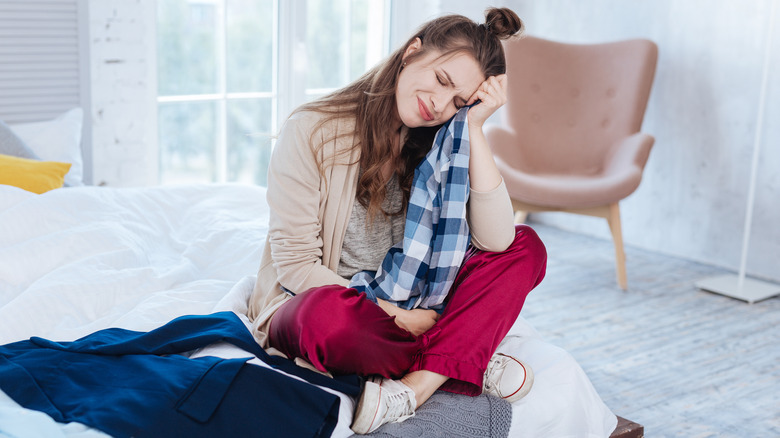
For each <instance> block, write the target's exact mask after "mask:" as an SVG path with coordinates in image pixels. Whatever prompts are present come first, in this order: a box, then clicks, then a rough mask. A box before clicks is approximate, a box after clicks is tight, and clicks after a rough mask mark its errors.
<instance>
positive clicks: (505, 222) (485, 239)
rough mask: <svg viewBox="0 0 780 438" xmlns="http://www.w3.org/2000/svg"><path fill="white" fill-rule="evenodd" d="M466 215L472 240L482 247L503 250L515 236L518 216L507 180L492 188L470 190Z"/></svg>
mask: <svg viewBox="0 0 780 438" xmlns="http://www.w3.org/2000/svg"><path fill="white" fill-rule="evenodd" d="M467 208H468V211H467V213H468V214H467V215H466V218H467V220H468V223H469V228H470V230H471V243H472V244H473V245H474V246H476V247H477V248H479V249H481V250H483V251H490V252H500V251H504V250H506V249H507V248H509V245H511V244H512V242H513V241H514V239H515V226H514V223H515V218H514V211H513V209H512V201H511V200H510V199H509V193H508V192H507V190H506V185H505V184H504V180H503V179H501V183H500V184H499V185H498V187H496V188H495V189H493V190H490V191H488V192H478V191H476V190H473V189H472V190H471V191H470V194H469V203H468V207H467Z"/></svg>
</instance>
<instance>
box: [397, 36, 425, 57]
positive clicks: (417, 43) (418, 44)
mask: <svg viewBox="0 0 780 438" xmlns="http://www.w3.org/2000/svg"><path fill="white" fill-rule="evenodd" d="M420 49H422V40H421V39H420V37H417V38H415V39H414V41H412V43H411V44H409V46H408V47H407V48H406V50H404V56H403V58H402V59H406V57H407V56H409V55H411V54H413V53H415V52H417V51H419V50H420Z"/></svg>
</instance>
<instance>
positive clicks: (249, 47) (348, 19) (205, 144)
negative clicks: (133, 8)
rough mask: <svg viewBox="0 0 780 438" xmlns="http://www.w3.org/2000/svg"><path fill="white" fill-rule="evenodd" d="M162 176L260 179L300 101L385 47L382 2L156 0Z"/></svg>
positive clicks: (355, 72)
mask: <svg viewBox="0 0 780 438" xmlns="http://www.w3.org/2000/svg"><path fill="white" fill-rule="evenodd" d="M157 13H158V17H157V26H158V29H157V35H158V43H157V45H158V48H157V53H158V55H157V57H158V61H157V65H158V99H157V100H158V126H159V142H158V144H159V153H160V181H161V182H162V183H180V182H225V181H230V182H244V183H251V184H259V185H265V184H266V173H267V168H268V160H269V158H270V154H271V147H272V143H273V140H272V138H273V136H274V135H275V134H276V131H277V130H278V128H279V126H280V124H281V122H282V121H283V120H284V118H285V117H286V116H287V115H288V114H289V113H290V112H291V111H292V110H293V109H295V108H296V107H297V106H298V105H300V104H301V103H304V102H305V101H307V100H311V99H314V98H316V97H319V96H322V95H324V94H326V93H328V92H330V91H332V90H335V89H337V88H339V87H341V86H344V85H346V84H347V83H349V82H350V81H352V80H354V79H355V78H357V77H358V76H360V75H361V74H362V73H364V72H365V71H366V70H368V69H369V68H370V67H372V66H373V65H375V64H376V63H378V62H379V61H380V60H381V59H382V58H383V57H384V56H385V55H386V54H387V36H386V34H387V31H386V29H387V28H388V26H387V17H388V15H389V14H388V8H387V4H386V2H385V1H381V0H380V1H377V0H335V1H325V0H308V1H307V0H160V1H159V2H158V11H157Z"/></svg>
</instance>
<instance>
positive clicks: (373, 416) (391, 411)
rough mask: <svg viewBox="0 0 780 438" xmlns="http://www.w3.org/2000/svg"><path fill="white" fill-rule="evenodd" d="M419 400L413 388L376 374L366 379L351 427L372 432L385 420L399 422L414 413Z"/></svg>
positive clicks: (356, 430)
mask: <svg viewBox="0 0 780 438" xmlns="http://www.w3.org/2000/svg"><path fill="white" fill-rule="evenodd" d="M416 407H417V400H416V399H415V396H414V391H412V388H409V387H408V386H406V385H404V384H403V383H401V382H400V381H398V380H390V379H383V378H381V377H373V378H371V379H369V380H367V381H366V384H365V386H364V387H363V393H362V394H361V395H360V401H359V402H358V405H357V409H356V410H355V418H354V419H353V421H352V431H353V432H355V433H359V434H365V433H370V432H373V431H375V430H377V429H378V428H379V426H381V425H383V424H385V423H400V422H402V421H404V420H406V419H407V418H411V417H414V409H415V408H416Z"/></svg>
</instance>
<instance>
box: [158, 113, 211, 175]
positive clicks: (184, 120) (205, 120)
mask: <svg viewBox="0 0 780 438" xmlns="http://www.w3.org/2000/svg"><path fill="white" fill-rule="evenodd" d="M216 117H217V108H216V102H183V103H179V102H175V103H162V104H160V105H159V107H158V129H159V143H158V144H159V148H160V179H161V182H162V183H172V182H175V183H185V182H187V183H189V182H193V183H198V182H212V181H214V180H215V179H216V174H217V172H216V170H217V169H216V166H215V159H214V157H215V152H216V146H215V145H216V144H217V124H216V120H217V118H216Z"/></svg>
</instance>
